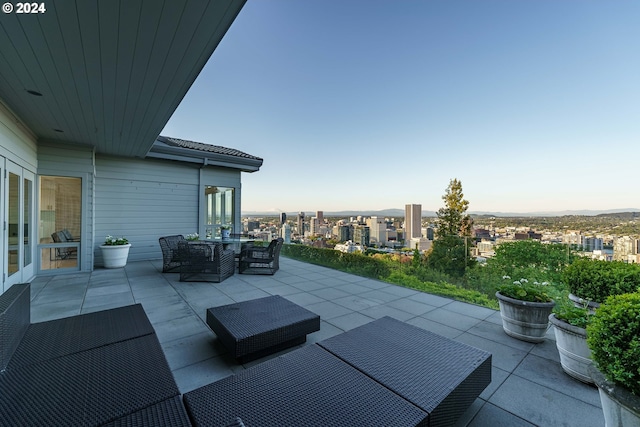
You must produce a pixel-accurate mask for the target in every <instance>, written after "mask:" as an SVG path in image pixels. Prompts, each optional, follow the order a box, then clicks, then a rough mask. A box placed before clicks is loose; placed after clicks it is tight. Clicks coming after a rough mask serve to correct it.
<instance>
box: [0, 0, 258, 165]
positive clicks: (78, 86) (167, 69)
mask: <svg viewBox="0 0 640 427" xmlns="http://www.w3.org/2000/svg"><path fill="white" fill-rule="evenodd" d="M245 1H246V0H215V1H203V0H146V1H145V0H121V1H112V0H110V1H98V0H56V1H55V2H45V5H46V8H47V10H46V12H44V13H40V14H29V15H26V14H16V13H11V14H5V15H4V16H2V19H0V99H1V100H2V101H3V102H4V103H5V104H7V106H8V107H9V108H10V109H11V110H13V111H14V112H15V113H16V115H17V116H18V118H19V119H20V120H21V121H23V122H24V123H25V124H26V125H27V126H28V127H29V128H30V129H31V130H32V131H33V132H34V133H35V134H36V136H37V137H38V139H40V140H48V141H60V142H65V143H74V144H81V145H85V146H86V145H88V146H92V147H95V150H96V152H98V153H104V154H111V155H119V156H134V157H144V156H145V155H146V153H147V152H148V151H149V149H150V148H151V146H152V145H153V143H154V141H155V139H156V137H157V136H158V134H159V133H160V132H161V130H162V129H163V128H164V126H165V124H166V122H167V121H168V120H169V118H170V117H171V115H172V114H173V112H174V111H175V109H176V108H177V106H178V104H179V103H180V101H181V100H182V98H183V97H184V95H185V94H186V92H187V90H188V89H189V87H191V84H192V83H193V81H194V80H195V79H196V77H197V76H198V74H199V73H200V71H201V70H202V68H203V67H204V65H205V64H206V62H207V60H208V59H209V57H210V56H211V54H212V53H213V51H214V50H215V48H216V46H217V45H218V43H219V42H220V40H221V39H222V37H223V36H224V34H225V33H226V31H227V30H228V28H229V27H230V25H231V24H232V22H233V20H234V19H235V18H236V16H237V15H238V13H239V12H240V10H241V9H242V6H243V5H244V3H245ZM28 90H31V91H37V92H39V93H41V94H42V96H34V95H31V94H29V93H28V92H27V91H28ZM56 129H57V130H61V131H63V132H59V131H57V130H56Z"/></svg>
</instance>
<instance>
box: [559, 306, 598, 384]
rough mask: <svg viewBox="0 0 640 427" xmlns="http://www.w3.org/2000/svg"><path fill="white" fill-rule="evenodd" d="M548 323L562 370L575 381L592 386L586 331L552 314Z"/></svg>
mask: <svg viewBox="0 0 640 427" xmlns="http://www.w3.org/2000/svg"><path fill="white" fill-rule="evenodd" d="M549 321H550V322H551V324H552V325H553V326H554V328H553V329H554V332H555V334H556V346H557V347H558V353H560V365H562V369H563V370H564V371H565V372H566V373H567V374H568V375H570V376H572V377H573V378H575V379H577V380H580V381H582V382H585V383H587V384H593V379H592V378H591V375H590V374H589V367H590V366H591V365H593V361H592V360H591V350H590V349H589V347H588V346H587V331H586V330H585V329H584V328H578V327H577V326H573V325H570V324H568V323H567V322H563V321H562V320H559V319H558V318H557V317H556V315H555V314H553V313H552V314H551V315H549Z"/></svg>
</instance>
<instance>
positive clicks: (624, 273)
mask: <svg viewBox="0 0 640 427" xmlns="http://www.w3.org/2000/svg"><path fill="white" fill-rule="evenodd" d="M562 281H563V282H564V283H565V284H566V285H567V287H568V288H569V292H570V294H569V298H571V300H572V301H574V303H575V304H576V305H577V306H580V305H583V304H585V303H587V304H588V306H589V307H590V308H592V309H595V308H597V307H598V306H599V305H600V303H602V301H604V300H605V299H606V298H607V297H608V296H609V295H620V294H625V293H628V292H635V291H636V290H637V289H638V287H640V265H637V264H627V263H624V262H621V261H602V260H594V259H588V258H580V259H577V260H575V261H574V262H573V263H571V265H569V266H568V267H567V268H566V269H565V270H564V271H563V273H562Z"/></svg>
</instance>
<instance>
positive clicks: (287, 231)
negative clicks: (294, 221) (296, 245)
mask: <svg viewBox="0 0 640 427" xmlns="http://www.w3.org/2000/svg"><path fill="white" fill-rule="evenodd" d="M280 233H281V234H280V237H282V238H283V239H284V243H291V226H290V225H289V224H284V225H283V226H282V230H280Z"/></svg>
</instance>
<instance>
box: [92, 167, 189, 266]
mask: <svg viewBox="0 0 640 427" xmlns="http://www.w3.org/2000/svg"><path fill="white" fill-rule="evenodd" d="M198 195H199V169H198V167H194V166H191V165H188V164H183V163H177V162H169V161H161V160H160V161H158V160H138V159H123V158H115V157H102V156H96V205H95V208H96V209H95V218H96V236H97V237H96V242H95V246H94V249H95V255H96V265H102V255H101V254H100V248H99V246H100V244H102V242H103V239H104V237H105V236H107V235H113V236H116V237H118V236H124V237H126V238H127V239H128V240H129V242H130V243H131V250H130V251H129V260H131V261H139V260H149V259H160V258H162V253H161V251H160V246H159V244H158V238H159V237H161V236H167V235H172V234H187V233H193V232H194V231H195V230H197V225H198Z"/></svg>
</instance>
